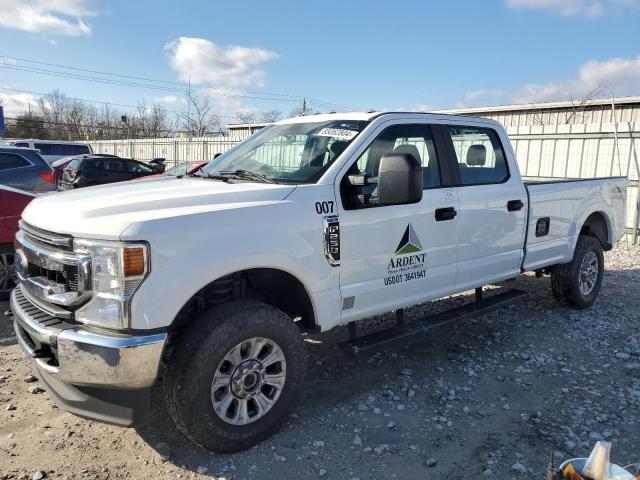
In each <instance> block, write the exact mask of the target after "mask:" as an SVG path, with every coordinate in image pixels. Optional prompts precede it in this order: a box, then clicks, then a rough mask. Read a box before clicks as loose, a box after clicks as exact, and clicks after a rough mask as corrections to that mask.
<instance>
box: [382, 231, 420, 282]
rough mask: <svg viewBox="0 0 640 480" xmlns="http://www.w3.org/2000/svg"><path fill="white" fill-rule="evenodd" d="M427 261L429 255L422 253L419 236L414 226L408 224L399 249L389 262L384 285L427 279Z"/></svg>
mask: <svg viewBox="0 0 640 480" xmlns="http://www.w3.org/2000/svg"><path fill="white" fill-rule="evenodd" d="M426 259H427V254H426V253H424V252H423V251H422V245H421V244H420V240H419V239H418V235H417V234H416V232H415V230H414V229H413V226H412V225H411V224H408V225H407V229H406V230H405V231H404V235H402V239H401V240H400V243H399V244H398V248H396V251H395V253H394V254H393V257H391V260H389V265H388V266H387V276H386V277H385V278H384V284H385V285H397V284H399V283H403V282H410V281H412V280H418V279H420V278H424V277H426V275H427V271H426V269H425V263H426Z"/></svg>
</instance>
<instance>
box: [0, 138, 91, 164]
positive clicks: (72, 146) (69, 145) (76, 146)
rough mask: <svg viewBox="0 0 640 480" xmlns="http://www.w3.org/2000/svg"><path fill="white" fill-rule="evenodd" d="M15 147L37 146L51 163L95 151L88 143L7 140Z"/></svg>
mask: <svg viewBox="0 0 640 480" xmlns="http://www.w3.org/2000/svg"><path fill="white" fill-rule="evenodd" d="M6 143H7V144H8V145H13V146H14V147H25V148H35V149H36V150H39V151H40V155H42V157H43V158H44V159H45V160H46V161H47V162H49V163H52V162H54V161H56V160H58V159H60V158H62V157H68V156H70V155H84V154H89V153H93V150H92V149H91V145H89V144H88V143H78V142H64V141H59V140H33V139H29V140H10V141H8V142H6Z"/></svg>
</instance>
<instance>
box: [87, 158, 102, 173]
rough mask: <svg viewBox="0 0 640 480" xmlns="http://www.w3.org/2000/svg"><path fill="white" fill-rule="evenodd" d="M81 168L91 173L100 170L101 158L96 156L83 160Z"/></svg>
mask: <svg viewBox="0 0 640 480" xmlns="http://www.w3.org/2000/svg"><path fill="white" fill-rule="evenodd" d="M83 170H84V171H85V173H93V172H97V171H99V170H102V160H99V159H96V158H94V159H88V160H85V161H84V166H83Z"/></svg>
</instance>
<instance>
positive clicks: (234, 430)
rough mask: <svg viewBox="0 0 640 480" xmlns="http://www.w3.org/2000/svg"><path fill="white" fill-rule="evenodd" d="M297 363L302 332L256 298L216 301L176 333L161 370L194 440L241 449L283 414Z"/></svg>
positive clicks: (298, 379) (174, 412)
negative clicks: (256, 300) (217, 303)
mask: <svg viewBox="0 0 640 480" xmlns="http://www.w3.org/2000/svg"><path fill="white" fill-rule="evenodd" d="M304 368H305V353H304V344H303V341H302V336H301V335H300V331H299V330H298V327H296V325H295V324H294V323H293V321H292V320H291V319H290V318H289V317H288V316H287V315H285V314H284V313H283V312H281V311H280V310H278V309H277V308H274V307H272V306H270V305H267V304H264V303H259V302H253V301H239V302H231V303H227V304H222V305H220V306H218V307H215V308H213V309H211V310H209V311H207V312H205V313H203V314H202V315H201V316H200V318H198V319H197V320H196V321H195V322H194V323H192V324H191V325H190V326H189V328H188V330H187V331H186V332H185V333H184V334H183V335H181V336H180V337H178V338H177V339H176V341H175V352H174V354H173V355H171V356H170V358H169V359H168V367H167V375H166V378H165V393H166V398H167V405H168V407H169V411H170V413H171V416H172V418H173V420H174V423H175V424H176V426H177V427H178V429H179V430H180V431H182V433H184V434H185V435H186V436H187V438H189V439H190V440H191V441H193V442H194V443H196V444H197V445H200V446H202V447H204V448H207V449H209V450H213V451H217V452H235V451H238V450H243V449H245V448H248V447H250V446H252V445H255V444H256V443H258V442H259V441H261V440H263V439H265V438H267V437H268V436H270V435H272V434H273V433H274V432H276V431H277V430H278V429H279V428H280V427H281V426H282V425H283V423H284V422H285V421H286V419H287V417H288V415H289V413H290V412H291V411H292V410H293V407H294V405H295V402H296V400H297V398H298V396H299V393H300V390H301V386H302V381H303V374H304Z"/></svg>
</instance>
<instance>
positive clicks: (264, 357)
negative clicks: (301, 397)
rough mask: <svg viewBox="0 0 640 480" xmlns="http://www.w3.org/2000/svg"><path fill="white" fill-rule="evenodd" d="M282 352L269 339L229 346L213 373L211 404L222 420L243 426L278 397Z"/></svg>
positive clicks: (282, 379) (283, 371)
mask: <svg viewBox="0 0 640 480" xmlns="http://www.w3.org/2000/svg"><path fill="white" fill-rule="evenodd" d="M286 375H287V364H286V360H285V357H284V352H283V351H282V349H281V348H280V347H279V346H278V344H277V343H275V342H274V341H273V340H269V339H267V338H262V337H254V338H250V339H248V340H245V341H243V342H241V343H239V344H238V345H236V346H235V347H233V348H232V349H231V350H230V351H229V352H228V353H227V354H226V355H225V357H224V358H223V359H222V361H221V362H220V364H219V365H218V368H217V369H216V371H215V372H214V375H213V381H212V383H211V403H212V404H213V409H214V411H215V412H216V414H217V415H218V417H220V418H221V419H222V420H224V421H225V422H227V423H230V424H232V425H246V424H248V423H251V422H255V421H256V420H258V419H259V418H262V417H263V416H264V415H265V414H266V413H267V412H268V411H269V410H271V408H272V407H273V405H275V403H276V402H277V401H278V398H279V397H280V395H281V394H282V390H283V388H284V383H285V379H286Z"/></svg>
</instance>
